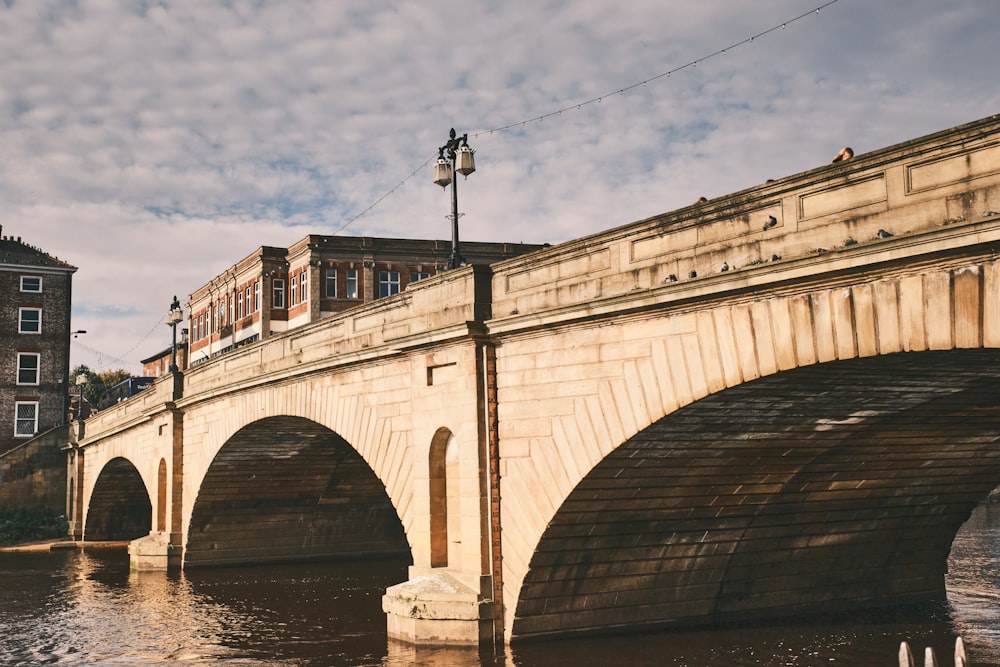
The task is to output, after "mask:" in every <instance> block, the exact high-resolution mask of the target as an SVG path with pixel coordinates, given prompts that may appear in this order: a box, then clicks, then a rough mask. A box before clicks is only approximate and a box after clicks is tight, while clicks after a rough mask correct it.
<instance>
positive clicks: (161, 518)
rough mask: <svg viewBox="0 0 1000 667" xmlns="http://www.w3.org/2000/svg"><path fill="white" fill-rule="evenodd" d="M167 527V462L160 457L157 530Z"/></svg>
mask: <svg viewBox="0 0 1000 667" xmlns="http://www.w3.org/2000/svg"><path fill="white" fill-rule="evenodd" d="M166 529H167V462H166V461H164V460H163V459H160V468H159V470H158V471H157V475H156V530H158V531H160V532H161V533H162V532H163V531H165V530H166Z"/></svg>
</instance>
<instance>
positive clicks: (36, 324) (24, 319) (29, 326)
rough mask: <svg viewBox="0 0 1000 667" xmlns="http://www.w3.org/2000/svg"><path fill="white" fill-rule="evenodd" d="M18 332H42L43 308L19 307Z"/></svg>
mask: <svg viewBox="0 0 1000 667" xmlns="http://www.w3.org/2000/svg"><path fill="white" fill-rule="evenodd" d="M17 332H18V333H31V334H36V333H42V309H41V308H19V309H18V322H17Z"/></svg>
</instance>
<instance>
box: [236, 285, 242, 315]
mask: <svg viewBox="0 0 1000 667" xmlns="http://www.w3.org/2000/svg"><path fill="white" fill-rule="evenodd" d="M236 319H238V320H242V319H243V292H240V293H239V294H237V295H236Z"/></svg>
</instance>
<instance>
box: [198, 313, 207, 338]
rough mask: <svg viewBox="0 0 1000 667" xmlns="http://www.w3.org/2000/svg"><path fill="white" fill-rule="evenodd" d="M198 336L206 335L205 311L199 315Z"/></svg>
mask: <svg viewBox="0 0 1000 667" xmlns="http://www.w3.org/2000/svg"><path fill="white" fill-rule="evenodd" d="M198 337H199V338H204V337H205V313H202V314H201V315H199V316H198Z"/></svg>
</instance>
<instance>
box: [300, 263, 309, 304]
mask: <svg viewBox="0 0 1000 667" xmlns="http://www.w3.org/2000/svg"><path fill="white" fill-rule="evenodd" d="M307 295H308V292H306V272H305V271H303V272H302V273H300V274H299V303H305V302H306V301H308V300H309V299H308V298H307Z"/></svg>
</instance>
